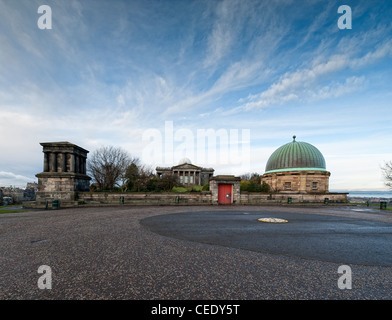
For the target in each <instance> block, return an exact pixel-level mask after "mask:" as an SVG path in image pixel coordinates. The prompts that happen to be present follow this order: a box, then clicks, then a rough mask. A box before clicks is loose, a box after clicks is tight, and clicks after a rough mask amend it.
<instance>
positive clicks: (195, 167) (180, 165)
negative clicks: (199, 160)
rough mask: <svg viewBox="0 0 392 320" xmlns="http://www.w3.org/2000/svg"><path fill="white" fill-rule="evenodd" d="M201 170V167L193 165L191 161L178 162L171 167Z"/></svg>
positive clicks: (174, 168) (173, 168)
mask: <svg viewBox="0 0 392 320" xmlns="http://www.w3.org/2000/svg"><path fill="white" fill-rule="evenodd" d="M189 169H193V170H201V169H202V167H198V166H195V165H194V164H191V163H184V164H179V165H177V166H174V167H172V170H189Z"/></svg>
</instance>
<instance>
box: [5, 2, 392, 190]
mask: <svg viewBox="0 0 392 320" xmlns="http://www.w3.org/2000/svg"><path fill="white" fill-rule="evenodd" d="M42 4H46V5H49V6H50V8H51V9H52V29H46V30H41V29H40V28H38V25H37V21H38V19H39V18H40V16H42V14H39V13H37V9H38V7H39V6H40V5H42ZM343 4H344V5H349V6H350V7H351V9H352V29H351V30H348V29H344V30H341V29H339V28H338V25H337V22H338V19H339V17H340V16H341V14H338V12H337V10H338V7H339V6H340V5H343ZM391 16H392V2H391V1H389V0H377V1H366V0H363V1H359V0H356V1H355V0H347V1H325V0H320V1H318V0H312V1H311V0H308V1H300V0H269V1H263V0H254V1H251V0H249V1H248V0H241V1H240V0H236V1H235V0H223V1H216V0H206V1H202V0H198V1H190V0H189V1H188V0H181V1H174V0H166V1H158V0H156V1H145V0H143V1H120V0H115V1H109V0H95V1H90V0H83V1H72V0H70V1H65V0H64V1H60V0H57V1H53V0H52V1H51V0H45V1H44V2H42V1H38V0H37V1H35V0H0V134H1V137H2V138H1V140H0V149H1V153H0V185H17V186H25V184H26V182H28V181H36V180H37V179H36V178H35V174H36V173H39V172H41V171H42V166H43V164H42V162H43V156H42V147H41V146H40V145H39V143H40V142H50V141H69V142H72V143H75V144H77V145H80V146H82V147H83V148H86V149H87V150H90V152H92V151H94V150H95V149H97V148H99V147H100V146H103V145H113V146H118V147H122V148H124V149H125V150H127V151H128V152H129V153H130V154H131V155H133V156H136V157H140V158H141V160H142V162H143V163H145V164H147V165H150V166H151V167H153V168H155V166H157V165H163V166H171V165H174V164H177V162H178V161H179V160H180V158H182V157H183V156H188V157H189V158H191V160H192V161H193V162H194V163H195V164H198V165H201V166H205V167H213V168H215V173H216V174H236V175H239V174H242V173H246V172H258V173H263V172H264V170H265V165H266V162H267V160H268V158H269V156H270V155H271V153H272V152H273V151H274V150H275V149H277V148H278V147H279V146H281V145H283V144H285V143H288V142H290V141H292V136H293V135H296V136H297V141H306V142H308V143H311V144H313V145H314V146H316V147H317V148H318V149H319V150H320V151H321V152H322V153H323V155H324V157H325V160H326V164H327V170H329V171H330V172H331V178H330V189H331V190H343V189H350V190H385V189H386V188H385V187H384V184H383V180H382V174H381V170H380V166H381V165H383V163H384V161H389V160H392V149H391V145H392V130H391V129H392V112H391V107H392V103H391V101H392V90H391V83H392V60H391V58H392V37H391V36H392V21H391V19H390V17H391ZM168 125H169V126H170V125H171V126H172V129H173V132H174V133H173V136H174V141H173V145H172V149H170V148H169V149H168V148H166V147H167V145H165V142H164V141H166V140H167V139H169V138H168V137H167V136H165V134H166V133H167V132H166V133H165V127H166V128H167V126H168ZM208 129H210V130H213V131H214V132H215V133H217V132H226V133H227V134H228V135H229V137H232V136H233V133H235V132H237V133H238V134H239V137H238V139H239V145H238V146H239V151H238V152H237V154H236V155H235V154H234V153H230V154H229V153H228V155H232V158H230V157H226V158H230V159H229V160H227V159H223V158H221V157H218V158H216V159H215V160H211V159H213V158H206V159H205V161H201V162H202V163H200V161H199V162H198V163H196V161H197V160H200V159H202V158H201V157H197V155H199V154H200V153H201V152H202V150H200V149H199V147H200V146H199V144H198V141H197V132H198V130H208ZM218 130H221V131H218ZM236 130H237V131H236ZM151 132H152V133H155V135H158V136H159V134H160V135H161V137H160V138H161V140H155V142H154V143H155V144H154V145H152V144H151V141H152V140H151V139H153V138H151V139H150V140H146V136H148V135H149V133H151ZM247 133H249V136H250V138H249V139H247V135H246V134H247ZM230 134H231V135H230ZM181 136H184V137H185V136H186V138H184V139H183V140H181ZM176 137H177V138H178V139H177V140H176ZM192 138H193V139H194V140H193V142H192V141H191V140H192ZM187 139H188V140H187ZM217 141H218V140H217ZM230 141H231V140H230ZM231 142H232V141H231ZM241 142H242V144H241ZM151 146H155V147H156V146H158V148H155V149H154V148H151ZM159 146H160V147H159ZM148 148H150V149H154V150H155V153H154V152H153V153H152V154H151V153H148V152H147V151H146V150H147V149H148ZM216 148H217V150H221V149H219V148H222V146H219V143H218V144H217V147H216ZM229 148H231V144H230V143H229ZM241 148H242V149H241ZM150 149H149V150H150ZM233 150H234V151H235V149H233ZM150 151H151V150H150ZM168 153H170V155H169V156H168ZM244 158H249V159H248V160H249V161H243V159H244ZM241 159H242V160H241ZM244 164H245V165H244Z"/></svg>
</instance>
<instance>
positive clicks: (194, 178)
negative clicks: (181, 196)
mask: <svg viewBox="0 0 392 320" xmlns="http://www.w3.org/2000/svg"><path fill="white" fill-rule="evenodd" d="M155 170H156V172H157V176H158V177H162V176H163V175H165V174H166V175H174V176H176V177H178V181H179V182H180V183H181V184H183V185H196V186H204V185H206V184H208V183H209V181H210V178H211V177H212V176H213V175H214V169H212V168H203V167H199V166H196V165H194V164H192V162H191V161H190V160H189V159H188V158H183V159H181V160H180V162H179V163H178V165H176V166H173V167H157V168H156V169H155Z"/></svg>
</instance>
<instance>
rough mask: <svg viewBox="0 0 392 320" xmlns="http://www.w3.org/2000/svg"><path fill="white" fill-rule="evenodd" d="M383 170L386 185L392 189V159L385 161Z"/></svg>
mask: <svg viewBox="0 0 392 320" xmlns="http://www.w3.org/2000/svg"><path fill="white" fill-rule="evenodd" d="M381 170H382V173H383V175H384V179H385V185H386V186H387V187H389V188H391V189H392V161H389V162H385V164H384V167H381Z"/></svg>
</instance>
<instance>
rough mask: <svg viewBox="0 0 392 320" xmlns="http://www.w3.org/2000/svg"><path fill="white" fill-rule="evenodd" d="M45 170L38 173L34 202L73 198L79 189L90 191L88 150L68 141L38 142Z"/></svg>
mask: <svg viewBox="0 0 392 320" xmlns="http://www.w3.org/2000/svg"><path fill="white" fill-rule="evenodd" d="M40 144H41V146H42V147H43V153H44V171H43V172H41V173H39V174H37V175H36V177H37V178H38V192H37V194H36V201H37V202H41V203H42V202H46V201H48V200H50V201H51V200H55V199H56V200H61V201H62V202H67V201H72V202H73V201H75V200H76V199H75V195H76V193H77V192H78V191H89V189H90V180H91V178H90V177H89V176H88V175H87V174H86V160H87V153H88V151H87V150H85V149H83V148H81V147H79V146H77V145H75V144H72V143H69V142H45V143H40Z"/></svg>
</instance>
